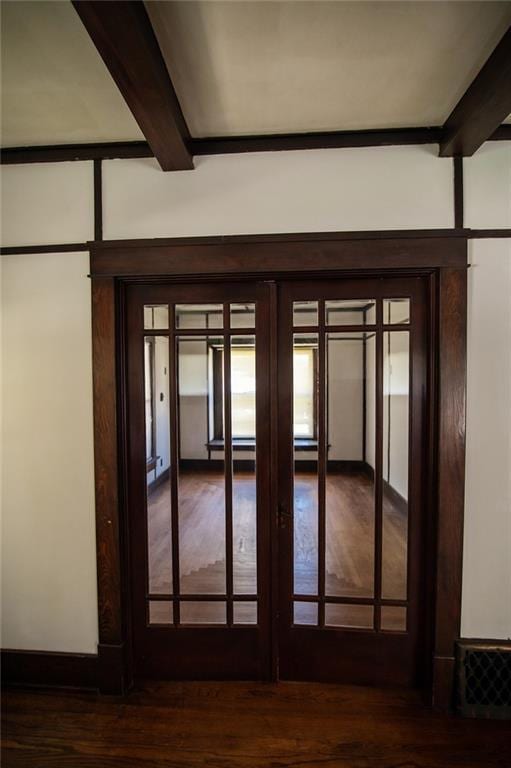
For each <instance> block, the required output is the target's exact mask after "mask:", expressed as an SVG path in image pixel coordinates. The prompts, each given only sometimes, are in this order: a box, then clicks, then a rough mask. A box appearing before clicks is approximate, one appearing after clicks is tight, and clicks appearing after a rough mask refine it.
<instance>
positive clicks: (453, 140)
mask: <svg viewBox="0 0 511 768" xmlns="http://www.w3.org/2000/svg"><path fill="white" fill-rule="evenodd" d="M510 112H511V28H510V29H508V31H507V32H506V33H505V35H504V37H503V38H502V40H501V41H500V43H499V44H498V45H497V47H496V48H495V50H494V51H493V53H492V54H491V56H490V57H489V59H488V60H487V62H486V64H484V66H483V68H482V69H481V71H480V72H479V74H478V75H477V76H476V77H475V79H474V80H473V81H472V83H471V84H470V85H469V87H468V88H467V90H466V91H465V93H464V94H463V96H462V97H461V99H460V100H459V102H458V103H457V105H456V106H455V107H454V109H453V111H452V112H451V114H450V115H449V117H448V118H447V120H446V122H445V125H444V128H443V137H442V140H441V142H440V156H441V157H455V156H457V155H458V156H462V157H469V156H471V155H473V154H474V152H476V151H477V150H478V149H479V147H480V146H481V144H483V143H484V142H485V141H486V140H487V139H489V138H490V136H492V134H494V133H495V131H496V130H497V129H498V128H499V127H500V125H501V123H503V121H504V120H505V119H506V117H507V116H508V115H509V113H510Z"/></svg>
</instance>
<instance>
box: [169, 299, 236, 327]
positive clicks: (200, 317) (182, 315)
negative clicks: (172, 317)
mask: <svg viewBox="0 0 511 768" xmlns="http://www.w3.org/2000/svg"><path fill="white" fill-rule="evenodd" d="M223 326H224V316H223V305H222V304H176V328H223Z"/></svg>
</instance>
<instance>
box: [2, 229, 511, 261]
mask: <svg viewBox="0 0 511 768" xmlns="http://www.w3.org/2000/svg"><path fill="white" fill-rule="evenodd" d="M510 237H511V227H503V228H502V229H421V230H408V229H401V230H384V231H365V232H316V233H308V232H299V233H291V234H287V235H283V234H280V233H279V234H267V235H228V236H224V235H213V236H210V237H207V236H206V237H175V238H155V239H144V238H142V239H140V240H93V241H91V242H87V243H58V244H54V245H46V244H44V245H14V246H9V245H7V246H2V247H1V248H0V254H1V255H4V256H15V255H18V254H19V255H23V254H38V253H41V254H44V253H75V252H77V251H97V250H98V249H108V248H112V249H115V248H123V249H132V248H142V247H143V248H146V247H151V246H154V245H157V246H159V247H164V246H174V245H182V246H186V245H189V246H192V245H205V244H208V245H215V244H216V245H221V244H222V243H231V244H234V243H240V244H243V243H279V242H295V241H296V242H302V243H305V242H311V241H312V242H314V241H332V242H336V241H342V240H344V241H349V240H414V239H417V238H419V239H422V240H429V239H456V238H457V239H460V238H461V239H466V240H486V239H495V238H497V239H498V238H501V239H508V238H510Z"/></svg>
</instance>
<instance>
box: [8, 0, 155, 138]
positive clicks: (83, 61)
mask: <svg viewBox="0 0 511 768" xmlns="http://www.w3.org/2000/svg"><path fill="white" fill-rule="evenodd" d="M0 13H1V21H2V30H1V48H2V51H1V53H2V73H1V93H2V122H1V131H2V146H4V147H13V146H14V147H16V146H30V145H36V144H39V145H41V144H79V143H83V142H89V141H90V142H103V141H129V140H142V141H143V140H144V137H143V135H142V133H141V131H140V129H139V127H138V125H137V123H136V122H135V119H134V118H133V116H132V114H131V112H130V111H129V109H128V107H127V106H126V104H125V102H124V99H123V98H122V96H121V95H120V93H119V91H118V89H117V86H116V85H115V83H114V81H113V80H112V78H111V77H110V74H109V72H108V70H107V68H106V67H105V65H104V64H103V61H102V59H101V58H100V56H99V54H98V53H97V51H96V48H95V47H94V45H93V43H92V41H91V40H90V38H89V36H88V34H87V32H86V30H85V27H84V26H83V24H82V22H81V21H80V19H79V18H78V15H77V13H76V11H75V10H74V8H73V6H72V5H71V3H70V2H68V0H65V1H64V2H44V1H41V2H16V1H14V2H13V1H12V0H8V1H7V2H6V1H5V0H2V2H1V3H0Z"/></svg>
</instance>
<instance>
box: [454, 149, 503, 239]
mask: <svg viewBox="0 0 511 768" xmlns="http://www.w3.org/2000/svg"><path fill="white" fill-rule="evenodd" d="M463 177H464V179H463V188H464V219H465V221H464V224H465V226H466V227H471V228H473V229H499V228H500V227H511V142H510V141H489V142H487V143H486V144H483V146H482V147H481V148H480V149H478V150H477V152H476V154H475V155H474V156H473V157H466V158H465V159H464V160H463Z"/></svg>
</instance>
